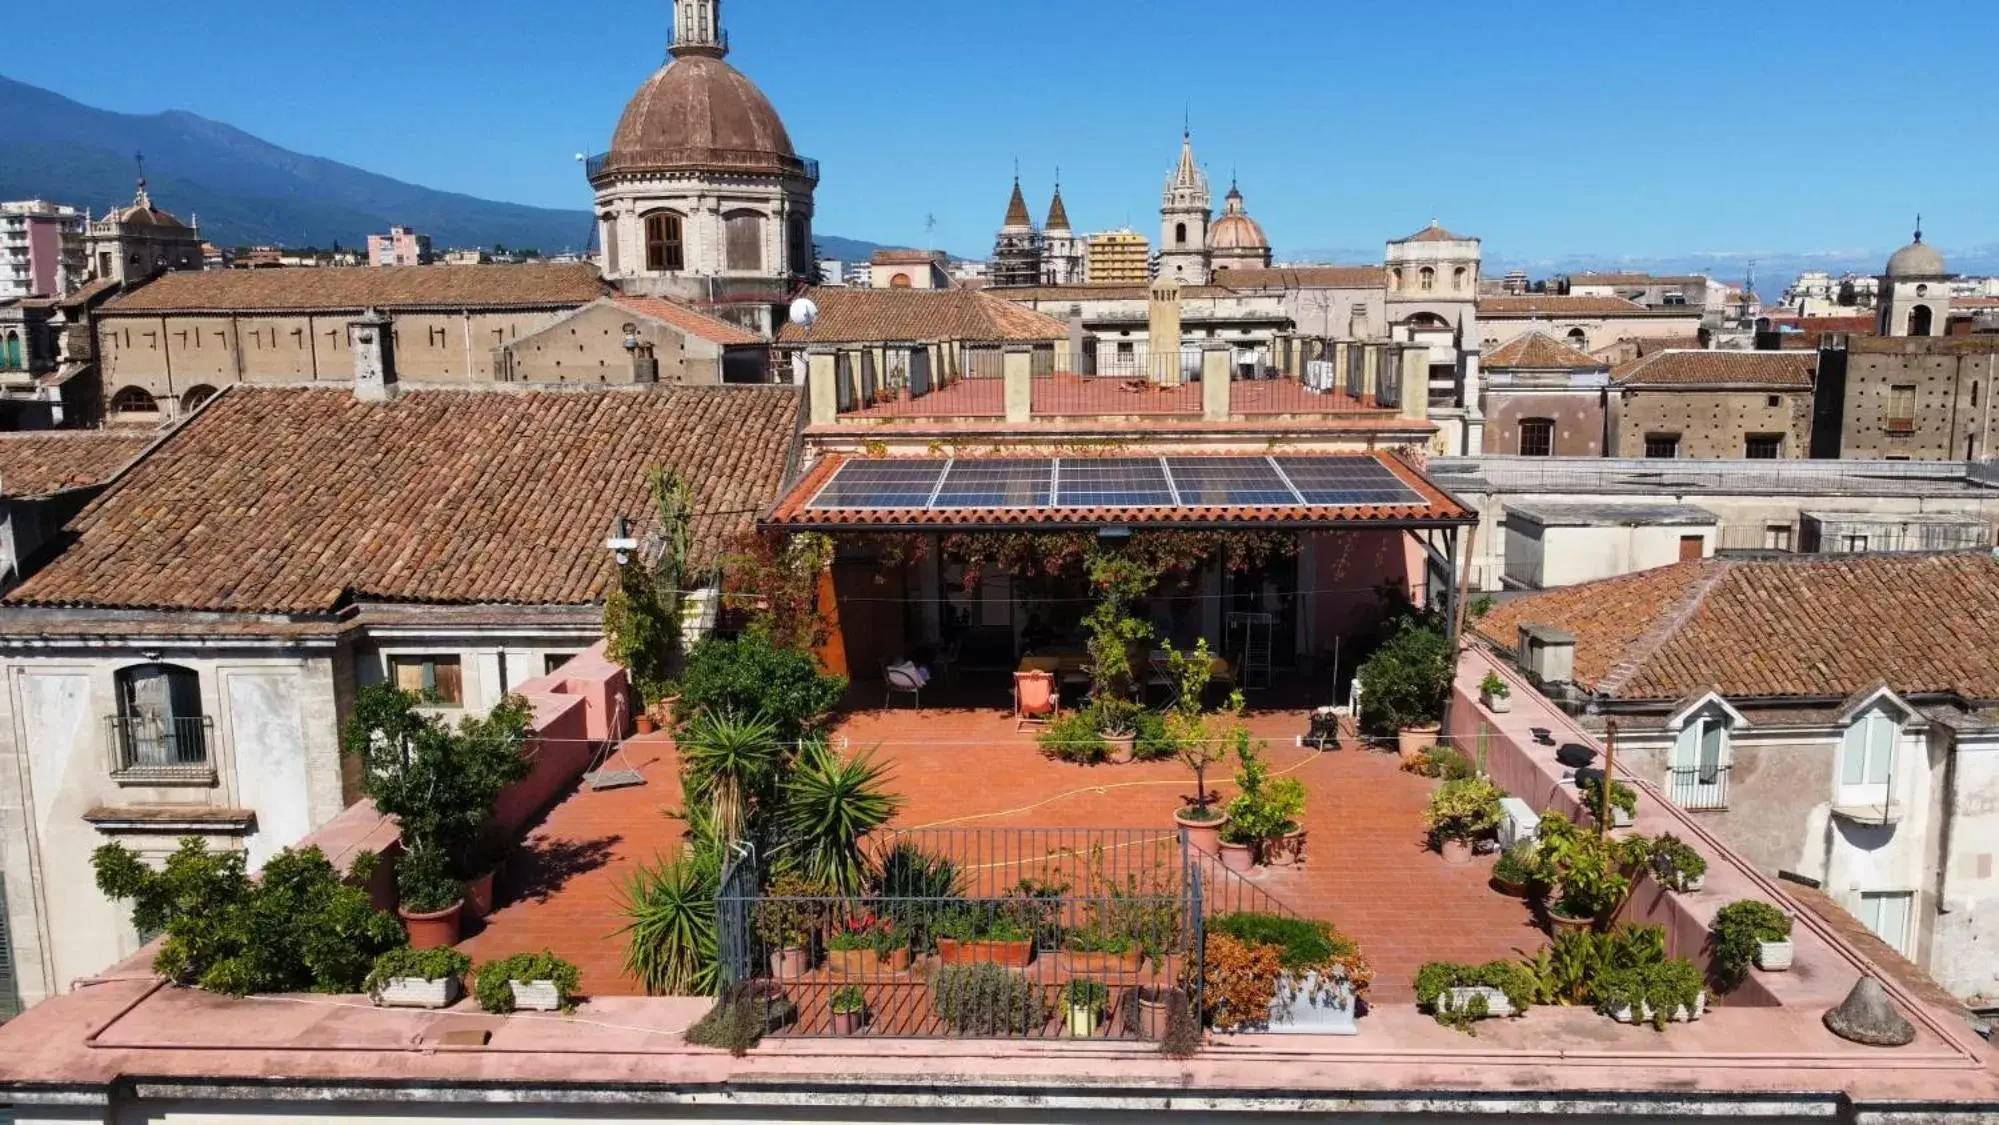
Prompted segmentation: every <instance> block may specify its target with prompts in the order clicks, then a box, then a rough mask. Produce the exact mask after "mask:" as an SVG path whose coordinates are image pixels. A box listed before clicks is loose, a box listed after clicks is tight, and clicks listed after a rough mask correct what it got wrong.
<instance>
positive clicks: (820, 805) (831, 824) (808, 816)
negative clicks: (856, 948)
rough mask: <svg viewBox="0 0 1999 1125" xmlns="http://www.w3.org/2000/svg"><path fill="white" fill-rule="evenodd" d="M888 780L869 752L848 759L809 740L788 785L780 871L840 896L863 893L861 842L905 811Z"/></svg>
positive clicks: (782, 819) (883, 767)
mask: <svg viewBox="0 0 1999 1125" xmlns="http://www.w3.org/2000/svg"><path fill="white" fill-rule="evenodd" d="M888 780H889V771H888V767H887V766H886V765H882V764H879V763H877V762H876V761H875V760H874V756H873V754H872V753H870V752H869V751H866V750H863V751H861V752H859V753H857V754H854V755H853V756H851V757H845V758H843V757H841V756H840V754H839V752H838V751H835V750H834V749H833V748H832V747H831V746H828V745H827V744H826V742H825V740H824V739H822V738H813V739H808V740H807V741H806V742H805V744H804V746H803V747H802V748H801V751H800V753H799V755H798V760H797V761H796V762H794V763H793V764H792V767H791V774H790V776H789V777H787V778H786V779H785V782H784V790H783V805H782V807H781V808H780V809H779V810H778V818H777V819H778V830H779V832H780V833H781V835H780V837H779V841H778V844H777V845H776V847H775V849H774V851H775V852H776V856H777V860H778V863H779V864H780V866H787V867H790V868H792V869H794V870H796V871H798V872H799V873H800V874H801V875H803V876H805V877H806V878H807V879H809V880H811V881H812V882H814V883H819V884H821V885H823V886H826V887H830V888H832V889H833V890H834V891H835V892H837V893H839V894H848V895H852V894H859V893H861V891H862V890H863V889H864V888H865V886H866V884H867V880H868V863H867V858H866V856H865V855H863V854H862V851H861V841H862V839H863V838H865V837H866V836H867V835H868V833H870V832H873V831H874V830H875V829H877V828H880V827H881V826H882V825H884V824H887V823H888V822H889V819H890V818H891V817H893V816H894V815H895V813H896V810H897V809H900V808H901V807H902V798H900V797H897V796H895V795H894V794H892V793H890V792H889V791H888Z"/></svg>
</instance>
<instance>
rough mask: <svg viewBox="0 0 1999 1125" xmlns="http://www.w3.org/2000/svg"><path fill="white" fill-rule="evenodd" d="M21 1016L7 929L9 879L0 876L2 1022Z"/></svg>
mask: <svg viewBox="0 0 1999 1125" xmlns="http://www.w3.org/2000/svg"><path fill="white" fill-rule="evenodd" d="M20 1014H21V987H20V982H19V981H17V980H16V979H15V977H14V935H13V932H12V931H11V930H9V929H8V928H7V877H6V876H5V875H0V1020H10V1019H13V1018H14V1017H15V1016H18V1015H20Z"/></svg>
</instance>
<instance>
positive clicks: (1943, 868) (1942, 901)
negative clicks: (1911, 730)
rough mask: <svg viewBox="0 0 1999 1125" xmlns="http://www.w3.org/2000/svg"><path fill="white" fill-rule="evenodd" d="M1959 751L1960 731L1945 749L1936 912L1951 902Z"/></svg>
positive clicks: (1942, 911) (1946, 909)
mask: <svg viewBox="0 0 1999 1125" xmlns="http://www.w3.org/2000/svg"><path fill="white" fill-rule="evenodd" d="M1957 753H1958V750H1957V732H1956V731H1952V732H1951V737H1950V747H1949V749H1947V750H1946V751H1945V753H1944V759H1943V807H1942V809H1941V810H1940V813H1939V815H1938V817H1937V819H1938V821H1939V824H1938V826H1937V859H1936V872H1937V882H1936V890H1935V891H1934V892H1933V894H1934V895H1935V898H1936V902H1935V905H1934V907H1933V913H1936V914H1945V913H1949V902H1948V900H1947V899H1946V898H1945V897H1944V892H1945V890H1947V889H1948V888H1949V886H1950V845H1951V836H1952V834H1953V832H1954V830H1955V829H1956V827H1957ZM1931 933H1932V934H1934V933H1935V929H1934V924H1932V927H1931ZM1921 948H1922V949H1924V950H1927V949H1928V948H1929V945H1928V943H1927V942H1925V943H1924V944H1923V945H1922V946H1921ZM1911 960H1915V958H1911ZM1934 961H1935V958H1932V957H1924V958H1923V959H1922V962H1919V963H1934ZM1924 967H1925V968H1928V967H1929V964H1924Z"/></svg>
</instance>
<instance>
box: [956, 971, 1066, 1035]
mask: <svg viewBox="0 0 1999 1125" xmlns="http://www.w3.org/2000/svg"><path fill="white" fill-rule="evenodd" d="M1046 1003H1047V996H1046V993H1044V992H1043V990H1042V987H1041V985H1040V983H1039V982H1037V981H1033V980H1029V979H1028V978H1027V977H1024V976H1022V975H1021V974H1019V973H1016V972H1014V971H1012V970H1011V969H1008V968H1006V967H1004V966H1001V965H995V964H992V963H990V962H984V963H980V964H971V965H946V966H944V967H943V968H941V969H938V970H937V972H936V975H934V976H933V977H931V979H930V1004H931V1008H932V1009H933V1010H934V1011H935V1012H936V1013H937V1018H938V1019H939V1020H940V1021H942V1022H943V1024H944V1026H945V1027H948V1028H950V1029H951V1030H952V1031H953V1032H954V1033H956V1034H958V1035H972V1036H981V1037H986V1038H992V1037H998V1036H1008V1035H1024V1034H1026V1033H1028V1032H1030V1031H1033V1030H1035V1029H1038V1028H1040V1027H1041V1026H1042V1023H1043V1022H1044V1021H1045V1020H1046V1019H1047V1012H1046Z"/></svg>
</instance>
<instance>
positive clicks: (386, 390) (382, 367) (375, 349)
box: [347, 309, 396, 402]
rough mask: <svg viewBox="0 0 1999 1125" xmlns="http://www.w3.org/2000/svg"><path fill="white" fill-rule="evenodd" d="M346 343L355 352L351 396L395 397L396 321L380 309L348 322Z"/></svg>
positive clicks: (381, 399)
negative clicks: (352, 394)
mask: <svg viewBox="0 0 1999 1125" xmlns="http://www.w3.org/2000/svg"><path fill="white" fill-rule="evenodd" d="M347 346H348V347H349V348H350V349H352V350H353V353H354V397H355V398H358V399H360V400H361V401H362V402H389V401H391V400H392V399H394V398H395V397H396V331H395V323H394V322H393V321H391V320H390V319H389V318H388V316H387V315H385V314H384V313H383V312H382V310H380V309H369V310H368V311H366V312H364V313H362V314H361V315H360V316H358V317H356V318H354V319H353V320H350V321H348V322H347Z"/></svg>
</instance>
